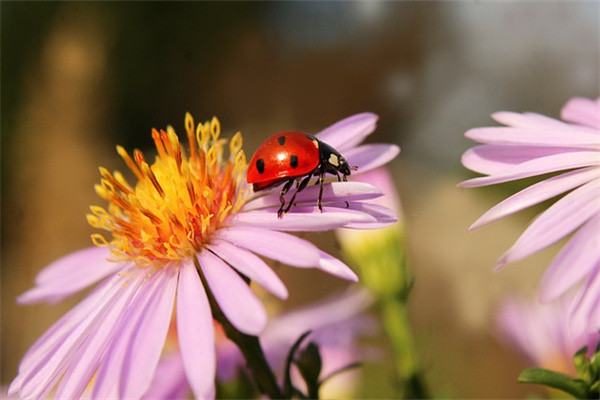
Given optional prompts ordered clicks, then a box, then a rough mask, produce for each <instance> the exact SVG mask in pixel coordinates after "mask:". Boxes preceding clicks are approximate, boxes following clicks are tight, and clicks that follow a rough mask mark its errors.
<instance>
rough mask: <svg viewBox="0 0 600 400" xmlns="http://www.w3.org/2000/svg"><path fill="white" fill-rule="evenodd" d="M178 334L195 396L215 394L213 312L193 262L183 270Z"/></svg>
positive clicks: (180, 279)
mask: <svg viewBox="0 0 600 400" xmlns="http://www.w3.org/2000/svg"><path fill="white" fill-rule="evenodd" d="M204 253H208V252H207V251H205V252H204ZM177 334H178V337H179V348H180V349H181V357H182V359H183V367H184V369H185V374H186V376H187V379H188V382H189V384H190V386H191V387H192V391H193V392H194V397H195V398H196V399H205V398H209V397H211V394H213V393H214V386H215V375H216V365H217V361H216V353H215V336H214V327H213V320H212V313H211V310H210V305H209V304H208V298H207V297H206V292H205V291H204V287H203V286H202V282H201V281H200V277H199V276H198V271H196V268H195V266H194V263H193V262H191V261H189V262H184V263H183V264H182V266H181V270H180V273H179V283H178V286H177Z"/></svg>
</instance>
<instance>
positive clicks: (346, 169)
mask: <svg viewBox="0 0 600 400" xmlns="http://www.w3.org/2000/svg"><path fill="white" fill-rule="evenodd" d="M338 164H339V165H337V167H336V169H337V170H338V171H340V173H342V174H344V175H350V171H351V170H352V171H356V170H357V168H356V167H351V166H350V165H348V161H347V160H346V159H345V158H344V157H343V156H341V157H340V159H339V162H338Z"/></svg>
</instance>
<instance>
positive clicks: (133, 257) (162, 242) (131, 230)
mask: <svg viewBox="0 0 600 400" xmlns="http://www.w3.org/2000/svg"><path fill="white" fill-rule="evenodd" d="M185 128H186V131H187V146H188V148H189V151H187V152H186V151H185V149H184V146H183V145H182V144H181V143H180V141H179V137H178V136H177V134H176V133H175V130H174V129H173V128H172V127H170V126H169V127H167V130H166V131H164V130H160V131H158V130H156V129H153V130H152V139H153V140H154V144H155V146H156V150H157V155H156V156H155V161H154V162H153V163H151V164H150V163H149V162H148V161H147V160H146V157H145V156H144V155H143V154H142V152H141V151H139V150H134V151H133V154H131V155H130V154H129V153H128V152H127V151H126V150H125V149H124V148H123V147H121V146H117V153H118V154H119V155H120V156H121V158H123V160H124V161H125V164H126V165H127V167H128V168H129V169H130V170H131V172H132V173H133V175H134V176H135V178H136V180H137V183H136V184H135V185H131V184H130V183H129V182H128V181H127V180H126V179H125V177H124V176H123V175H122V174H121V173H119V172H118V171H115V172H114V173H110V172H109V171H108V170H107V169H106V168H100V175H101V179H100V184H97V185H96V186H95V189H96V193H97V194H98V195H99V196H100V197H101V198H102V199H104V200H106V201H107V202H108V206H107V207H106V208H103V207H99V206H91V207H90V211H91V213H90V214H88V215H87V219H88V222H89V223H90V225H92V226H93V227H94V228H98V229H102V230H104V231H108V232H110V235H111V237H110V238H107V237H106V236H105V235H102V234H99V233H97V234H93V235H92V241H93V243H94V244H95V245H96V246H99V247H108V248H109V249H110V250H111V253H112V257H111V260H112V261H119V262H123V261H125V262H127V261H130V262H134V263H135V264H137V265H138V266H140V267H146V266H150V265H158V266H162V265H166V264H167V263H169V262H172V261H180V260H182V259H184V258H187V257H191V256H193V255H194V254H195V253H198V252H199V251H201V250H202V248H203V247H204V245H205V244H206V243H207V242H208V241H209V240H210V238H211V235H212V234H213V233H214V232H215V231H216V230H218V229H219V228H220V227H221V226H223V225H224V223H225V222H226V221H225V219H226V218H227V216H228V215H230V214H234V213H236V212H238V211H239V209H240V208H241V207H242V206H243V205H244V203H245V202H246V201H247V199H248V195H249V191H248V189H247V185H246V182H245V175H246V171H247V168H248V167H247V163H246V156H245V154H244V151H243V150H242V135H241V133H239V132H238V133H236V134H235V135H234V136H233V137H232V138H231V140H229V141H228V140H227V139H223V138H221V137H220V136H221V126H220V123H219V120H218V119H217V118H213V119H212V120H211V121H208V122H205V123H199V124H198V125H197V126H196V125H195V124H194V120H193V118H192V116H191V115H190V114H189V113H188V114H186V116H185Z"/></svg>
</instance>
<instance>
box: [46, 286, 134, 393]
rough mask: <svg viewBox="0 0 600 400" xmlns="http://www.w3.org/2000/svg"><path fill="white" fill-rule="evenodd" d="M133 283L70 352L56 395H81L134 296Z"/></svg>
mask: <svg viewBox="0 0 600 400" xmlns="http://www.w3.org/2000/svg"><path fill="white" fill-rule="evenodd" d="M140 282H141V280H138V285H139V283H140ZM136 286H137V285H136ZM136 286H133V287H131V288H130V290H124V293H123V294H122V295H121V296H119V298H118V299H117V301H116V302H115V303H114V304H112V305H111V308H110V309H108V310H107V311H106V312H105V313H104V315H103V316H102V318H101V319H99V320H98V323H97V325H96V326H95V327H94V329H93V330H91V332H90V334H89V336H88V337H87V339H86V340H85V342H84V343H83V345H82V346H81V347H80V348H79V349H78V350H77V351H76V353H75V354H74V357H73V362H72V363H70V364H69V366H68V370H67V371H66V373H65V374H64V375H63V377H62V379H61V380H60V384H59V385H58V389H57V390H56V398H65V399H71V398H79V397H80V396H81V395H82V394H83V392H84V391H85V389H86V388H87V386H88V385H89V382H90V381H91V380H92V378H93V376H94V374H95V373H96V370H97V369H98V366H99V365H100V362H101V360H102V356H103V354H104V352H105V351H106V348H107V347H108V345H109V343H110V342H111V340H113V339H114V332H115V330H116V329H117V327H118V326H119V324H120V323H121V322H122V320H123V318H124V316H125V314H126V310H127V307H128V306H129V305H130V303H131V300H132V298H133V297H134V296H135V292H136V291H137V288H136Z"/></svg>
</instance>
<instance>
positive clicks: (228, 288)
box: [198, 251, 267, 336]
mask: <svg viewBox="0 0 600 400" xmlns="http://www.w3.org/2000/svg"><path fill="white" fill-rule="evenodd" d="M198 261H199V262H200V266H201V267H202V272H203V273H204V276H205V277H206V281H207V283H208V286H209V287H210V290H211V292H212V294H213V295H214V296H215V300H216V301H217V303H218V304H219V307H220V308H221V311H223V314H225V317H227V319H228V320H229V322H231V324H232V325H233V326H235V327H236V328H237V329H238V330H239V331H241V332H243V333H246V334H248V335H253V336H256V335H258V334H259V333H261V332H262V331H263V329H264V328H265V325H266V324H267V312H266V311H265V308H264V307H263V305H262V303H261V302H260V301H259V300H258V298H256V296H255V295H254V293H252V291H251V290H250V286H248V284H247V283H246V282H244V280H243V279H242V278H240V276H239V275H238V274H237V273H236V272H235V271H234V270H233V269H231V268H230V267H229V266H228V265H227V264H225V263H224V262H223V260H221V259H220V258H219V257H217V256H215V255H213V254H212V253H211V252H210V251H202V252H201V253H200V254H199V255H198Z"/></svg>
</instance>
